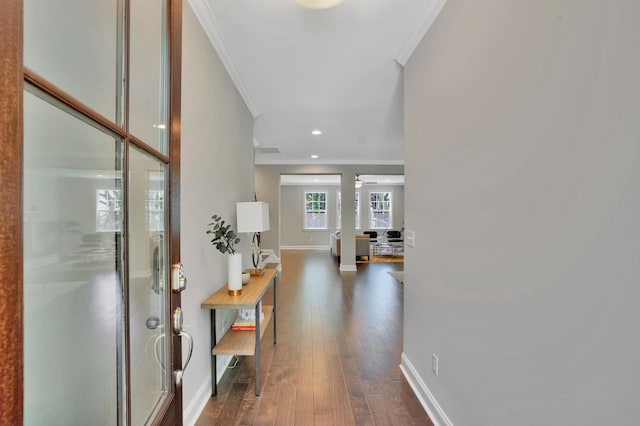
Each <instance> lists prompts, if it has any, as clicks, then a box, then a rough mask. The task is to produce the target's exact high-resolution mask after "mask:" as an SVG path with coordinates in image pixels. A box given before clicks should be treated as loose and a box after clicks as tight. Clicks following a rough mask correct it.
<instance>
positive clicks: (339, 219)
mask: <svg viewBox="0 0 640 426" xmlns="http://www.w3.org/2000/svg"><path fill="white" fill-rule="evenodd" d="M337 195H338V197H337V198H338V202H337V203H336V204H337V206H338V214H337V218H338V220H337V223H336V227H337V228H338V229H341V228H342V197H341V195H340V191H338V193H337ZM356 229H360V193H359V192H357V191H356Z"/></svg>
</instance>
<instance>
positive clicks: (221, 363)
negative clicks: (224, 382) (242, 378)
mask: <svg viewBox="0 0 640 426" xmlns="http://www.w3.org/2000/svg"><path fill="white" fill-rule="evenodd" d="M232 359H233V357H232V356H231V355H218V359H217V360H216V361H217V363H218V371H217V373H216V378H217V381H218V383H220V379H222V375H223V374H224V372H225V370H226V369H227V367H228V366H229V364H230V363H231V360H232ZM207 377H208V378H207V379H206V380H205V381H204V382H202V385H200V388H198V391H197V392H196V394H195V396H194V397H193V399H192V400H191V402H189V404H188V405H187V406H186V407H185V408H184V409H183V414H182V421H183V423H184V425H185V426H194V425H195V424H196V421H197V420H198V418H199V417H200V414H202V410H204V407H205V405H207V402H209V398H211V379H210V377H211V376H210V375H207Z"/></svg>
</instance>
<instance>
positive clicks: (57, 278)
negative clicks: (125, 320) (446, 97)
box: [24, 92, 122, 425]
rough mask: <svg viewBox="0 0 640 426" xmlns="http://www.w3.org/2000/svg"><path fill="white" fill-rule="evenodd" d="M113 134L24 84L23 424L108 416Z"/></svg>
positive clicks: (115, 245)
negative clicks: (109, 197) (107, 196)
mask: <svg viewBox="0 0 640 426" xmlns="http://www.w3.org/2000/svg"><path fill="white" fill-rule="evenodd" d="M119 144H120V142H119V141H117V140H115V139H114V138H113V137H112V136H110V135H107V134H105V133H102V132H101V131H99V130H97V129H95V128H93V127H91V126H89V125H87V124H85V123H84V122H82V121H80V120H78V119H76V118H75V117H73V116H71V115H69V114H67V113H65V112H64V111H62V110H60V109H58V108H56V107H54V106H52V105H50V104H48V103H46V102H44V101H42V100H41V99H39V98H37V97H35V96H34V95H32V94H30V93H27V92H25V95H24V344H25V348H24V349H25V350H24V353H25V359H24V362H25V365H24V407H25V411H24V424H25V425H54V424H59V425H98V424H99V425H115V424H117V416H118V412H117V408H118V403H117V388H118V377H119V373H118V357H117V348H118V347H120V346H121V344H120V342H121V337H120V336H121V323H120V320H119V319H120V317H121V312H120V310H121V303H120V301H121V297H120V296H119V295H120V294H121V290H120V283H121V279H120V275H119V272H118V271H120V270H121V261H120V256H119V252H120V250H119V246H120V241H119V235H120V229H121V227H122V223H121V222H122V218H121V214H120V211H119V209H120V203H119V201H121V200H112V201H111V202H110V203H109V205H108V206H107V210H103V211H104V213H105V215H106V216H109V220H106V221H103V222H102V224H101V222H100V220H99V217H100V216H99V214H98V211H99V206H101V205H102V204H101V203H102V201H104V200H103V199H101V198H100V194H101V193H104V192H105V191H111V193H112V194H118V193H119V191H120V181H121V173H120V171H118V170H117V169H120V168H121V167H119V166H118V162H117V157H116V152H117V151H118V150H119V148H120V145H119ZM106 223H108V225H109V226H108V227H105V226H104V224H106Z"/></svg>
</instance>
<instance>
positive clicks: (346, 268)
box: [340, 264, 358, 272]
mask: <svg viewBox="0 0 640 426" xmlns="http://www.w3.org/2000/svg"><path fill="white" fill-rule="evenodd" d="M340 272H358V268H356V265H342V264H341V265H340Z"/></svg>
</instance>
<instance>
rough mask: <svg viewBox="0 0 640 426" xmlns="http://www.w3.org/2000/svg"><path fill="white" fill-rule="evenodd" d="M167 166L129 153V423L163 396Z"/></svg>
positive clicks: (167, 329) (145, 415)
mask: <svg viewBox="0 0 640 426" xmlns="http://www.w3.org/2000/svg"><path fill="white" fill-rule="evenodd" d="M165 182H166V178H165V165H164V164H163V163H162V162H160V161H158V160H156V159H154V158H153V157H151V156H149V155H147V154H146V153H144V152H143V151H140V150H138V149H136V148H133V147H132V148H131V149H130V152H129V197H128V199H129V341H130V355H129V357H130V362H131V378H130V382H131V423H132V424H134V425H138V424H144V423H145V422H146V421H147V420H148V419H150V418H152V415H153V414H154V413H155V411H156V410H157V408H158V407H159V406H160V404H161V403H162V400H163V398H164V397H165V396H166V395H167V390H168V386H169V383H170V378H169V376H168V371H170V369H171V365H170V364H169V368H167V363H168V355H167V354H168V342H169V339H170V338H171V333H172V331H171V323H170V321H168V320H167V316H166V314H165V313H166V312H167V304H168V303H169V298H168V291H169V289H168V285H169V284H168V280H167V276H166V274H167V272H166V271H167V267H166V265H167V261H166V259H167V244H166V234H165V229H167V226H166V223H165V218H166V214H165V202H164V199H165V198H164V194H165V186H166V184H165Z"/></svg>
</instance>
